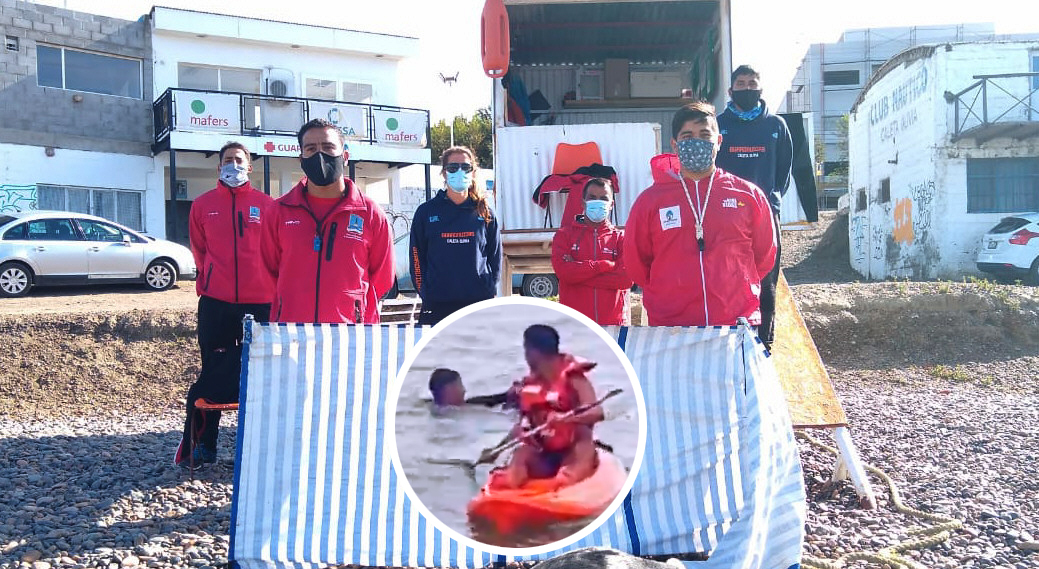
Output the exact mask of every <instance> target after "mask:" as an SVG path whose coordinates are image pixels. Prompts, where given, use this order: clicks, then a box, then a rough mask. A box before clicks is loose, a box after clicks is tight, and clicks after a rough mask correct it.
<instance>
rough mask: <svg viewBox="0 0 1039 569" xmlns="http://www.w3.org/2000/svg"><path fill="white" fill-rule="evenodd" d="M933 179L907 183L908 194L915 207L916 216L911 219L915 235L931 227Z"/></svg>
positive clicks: (933, 192)
mask: <svg viewBox="0 0 1039 569" xmlns="http://www.w3.org/2000/svg"><path fill="white" fill-rule="evenodd" d="M934 194H935V188H934V180H927V181H924V182H921V183H920V184H915V185H914V184H910V185H909V195H910V196H911V198H912V200H913V205H914V207H915V208H916V218H915V219H914V220H913V231H914V232H915V233H916V234H917V235H921V234H923V233H926V232H927V230H929V229H930V228H931V214H932V210H933V209H934Z"/></svg>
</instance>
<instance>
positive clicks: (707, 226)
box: [624, 102, 776, 326]
mask: <svg viewBox="0 0 1039 569" xmlns="http://www.w3.org/2000/svg"><path fill="white" fill-rule="evenodd" d="M671 131H672V137H673V138H672V139H671V146H672V147H673V148H674V150H675V152H676V153H677V156H676V155H674V154H662V155H659V156H656V157H654V158H653V159H652V161H651V163H650V165H651V167H652V170H653V180H654V183H653V185H652V186H650V187H649V188H648V189H646V191H644V192H643V193H642V194H640V195H639V197H638V198H637V199H636V200H635V203H634V205H632V208H631V212H630V213H629V215H628V222H627V226H626V228H625V229H626V230H625V235H626V239H625V248H624V261H625V265H626V268H627V270H628V274H629V275H631V278H632V279H633V280H634V281H635V282H636V283H638V284H639V286H641V287H642V289H643V296H642V303H643V306H644V307H645V309H646V314H647V316H648V317H649V324H650V325H651V326H731V325H735V324H736V323H737V322H738V321H739V319H740V318H746V319H747V320H748V322H749V323H750V324H751V325H752V326H758V325H760V323H761V309H760V305H759V301H758V294H759V291H760V288H761V279H762V277H764V276H765V275H766V274H768V272H769V271H770V270H772V266H773V264H774V262H775V258H776V241H775V231H774V230H773V226H772V224H773V220H772V209H771V207H770V206H769V202H768V198H767V197H765V194H764V193H763V192H762V191H761V190H760V189H759V188H758V187H757V186H755V185H754V184H752V183H750V182H747V181H746V180H743V179H741V178H737V177H736V176H733V175H732V174H729V173H728V172H725V171H723V170H721V169H720V168H716V167H715V165H714V160H715V157H716V156H717V154H718V149H719V147H720V145H721V135H720V134H719V133H718V122H717V120H716V118H715V115H714V107H713V106H712V105H710V104H709V103H705V102H696V103H690V104H688V105H686V106H684V107H682V108H681V109H679V110H678V112H677V113H675V116H674V118H673V120H672V122H671Z"/></svg>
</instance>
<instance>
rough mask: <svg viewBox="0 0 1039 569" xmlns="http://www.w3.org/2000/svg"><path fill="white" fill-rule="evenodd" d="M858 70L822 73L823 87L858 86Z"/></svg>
mask: <svg viewBox="0 0 1039 569" xmlns="http://www.w3.org/2000/svg"><path fill="white" fill-rule="evenodd" d="M858 84H859V70H858V69H848V70H843V71H823V85H858Z"/></svg>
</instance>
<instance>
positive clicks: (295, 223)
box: [285, 219, 300, 225]
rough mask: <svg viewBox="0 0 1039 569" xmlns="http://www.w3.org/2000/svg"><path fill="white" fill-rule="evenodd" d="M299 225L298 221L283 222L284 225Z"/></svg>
mask: <svg viewBox="0 0 1039 569" xmlns="http://www.w3.org/2000/svg"><path fill="white" fill-rule="evenodd" d="M299 224H300V221H299V220H298V219H289V220H287V221H286V222H285V225H299Z"/></svg>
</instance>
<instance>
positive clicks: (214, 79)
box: [177, 63, 263, 94]
mask: <svg viewBox="0 0 1039 569" xmlns="http://www.w3.org/2000/svg"><path fill="white" fill-rule="evenodd" d="M262 79H263V77H262V73H261V72H260V70H259V69H235V68H231V67H206V66H203V65H192V64H190V63H181V64H180V65H178V66H177V86H178V87H181V88H182V89H202V90H204V91H225V92H228V93H254V94H259V93H260V91H261V89H260V86H261V84H262Z"/></svg>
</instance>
